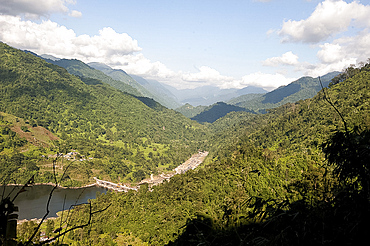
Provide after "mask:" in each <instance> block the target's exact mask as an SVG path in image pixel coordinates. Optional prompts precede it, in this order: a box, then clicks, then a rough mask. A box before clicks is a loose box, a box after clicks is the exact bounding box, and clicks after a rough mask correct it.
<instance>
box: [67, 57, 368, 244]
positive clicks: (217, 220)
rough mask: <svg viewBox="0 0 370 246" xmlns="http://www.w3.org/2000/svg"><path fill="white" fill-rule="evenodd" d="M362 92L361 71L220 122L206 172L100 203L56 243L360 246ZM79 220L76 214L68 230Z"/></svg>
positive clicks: (364, 153)
mask: <svg viewBox="0 0 370 246" xmlns="http://www.w3.org/2000/svg"><path fill="white" fill-rule="evenodd" d="M369 89H370V64H366V66H364V67H363V68H361V69H358V72H357V73H356V74H354V75H353V76H352V77H350V78H347V79H346V80H344V81H343V82H339V83H337V84H335V85H334V84H333V85H331V88H330V89H325V90H324V91H321V92H319V93H318V94H317V95H316V96H315V97H314V98H312V99H308V100H305V101H299V102H298V103H293V104H292V103H291V104H286V105H284V106H281V107H279V108H277V109H272V110H271V111H270V112H269V113H268V114H264V115H251V114H248V113H245V112H234V113H231V114H228V115H227V116H226V117H224V118H222V119H219V120H218V121H216V122H214V123H213V124H212V125H211V126H210V128H211V129H212V131H213V132H214V134H215V135H214V136H213V138H212V139H210V142H211V145H210V146H211V149H210V150H211V155H210V156H211V158H209V159H208V161H207V163H206V165H204V166H203V167H202V168H200V169H198V170H195V171H191V172H187V173H186V174H183V175H178V176H175V177H174V178H173V179H171V181H170V182H168V183H164V184H162V185H160V186H157V187H155V188H154V189H153V190H152V191H151V192H149V191H148V190H147V189H145V188H144V187H143V188H144V189H143V188H141V189H140V191H139V192H138V193H135V192H129V193H127V194H120V193H118V194H117V193H109V194H107V195H101V196H100V197H99V198H98V199H97V200H96V201H95V203H94V206H95V207H96V208H104V207H106V206H107V205H109V204H111V206H110V207H109V208H108V210H107V211H106V212H102V213H101V214H99V215H97V216H96V217H95V218H94V219H95V223H94V224H93V225H92V227H91V228H92V230H91V231H89V230H88V229H87V228H86V229H82V230H77V231H75V232H73V233H70V234H69V236H68V238H67V239H65V242H69V243H72V244H73V243H75V244H76V245H77V243H82V244H87V243H89V242H91V243H93V244H99V243H100V244H104V245H109V244H111V245H114V244H115V243H119V242H123V241H124V240H131V242H134V239H133V238H135V243H134V244H136V245H142V244H143V242H146V243H148V244H149V245H166V244H169V245H199V244H205V245H343V244H347V245H353V244H358V243H360V242H361V241H362V240H364V239H365V238H366V232H365V230H366V229H365V228H368V227H369V217H370V216H369V215H370V211H369V197H370V196H369V195H370V193H369V189H368V187H369V186H368V185H369V178H370V173H369V172H368V168H367V166H368V158H369V156H370V155H369V146H370V142H369V137H368V136H369V128H370V120H369V119H370V118H369V117H370V114H369V113H370V111H369V110H370V106H369V100H370V90H369ZM349 92H350V93H349ZM338 112H339V113H338ZM86 209H87V208H86ZM108 214H109V215H110V216H107V215H108ZM112 215H113V216H112ZM83 216H84V212H83V211H82V210H80V211H76V214H75V217H74V218H75V220H76V222H75V223H78V222H77V221H78V220H80V219H81V218H83ZM85 217H86V213H85ZM107 218H109V223H106V220H107ZM103 221H104V222H103ZM83 235H84V236H83ZM87 235H88V236H87Z"/></svg>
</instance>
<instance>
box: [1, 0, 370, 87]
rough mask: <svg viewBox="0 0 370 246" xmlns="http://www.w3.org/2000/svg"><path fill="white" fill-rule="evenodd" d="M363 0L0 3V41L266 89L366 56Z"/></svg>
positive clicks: (188, 83) (175, 82) (177, 78)
mask: <svg viewBox="0 0 370 246" xmlns="http://www.w3.org/2000/svg"><path fill="white" fill-rule="evenodd" d="M369 16H370V0H361V1H352V0H351V1H344V0H325V1H322V0H321V1H319V0H186V1H184V0H0V41H2V42H4V43H6V44H8V45H10V46H12V47H15V48H18V49H23V50H30V51H33V52H35V53H37V54H39V55H41V54H49V55H53V56H55V57H58V58H67V59H78V60H81V61H83V62H85V63H88V62H100V63H104V64H106V65H108V66H110V67H112V68H114V69H122V70H124V71H126V72H127V73H129V74H135V75H139V76H142V77H144V78H146V79H155V80H157V81H159V82H162V83H165V84H168V85H171V86H173V87H175V88H177V89H189V88H196V87H200V86H206V85H213V86H217V87H219V88H222V89H226V88H238V89H241V88H244V87H246V86H258V87H262V88H265V89H267V90H271V89H274V88H277V87H279V86H282V85H286V84H289V83H290V82H292V81H294V80H296V79H298V78H300V77H302V76H312V77H317V76H322V75H325V74H327V73H329V72H332V71H342V70H343V69H344V68H346V67H348V66H350V65H352V64H354V65H356V66H357V65H358V64H359V63H360V62H367V60H368V58H370V32H369V30H370V17H369Z"/></svg>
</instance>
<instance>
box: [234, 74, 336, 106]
mask: <svg viewBox="0 0 370 246" xmlns="http://www.w3.org/2000/svg"><path fill="white" fill-rule="evenodd" d="M338 74H339V72H332V73H328V74H326V75H324V76H322V77H321V81H322V83H323V86H324V87H327V86H328V85H329V83H330V82H331V79H332V78H334V77H335V76H337V75H338ZM320 90H321V85H320V82H319V79H318V78H312V77H302V78H300V79H298V80H296V81H294V82H292V83H290V84H288V85H286V86H281V87H279V88H277V89H275V90H273V91H271V92H268V93H266V94H263V95H253V96H252V95H248V96H245V95H244V96H240V97H237V98H233V99H231V100H229V101H228V103H230V104H232V105H235V106H239V107H243V108H246V109H249V110H253V111H256V112H257V111H263V110H265V109H269V108H275V107H278V106H281V105H283V104H285V103H293V102H297V101H299V100H304V99H307V98H311V97H313V96H315V95H316V94H317V92H319V91H320Z"/></svg>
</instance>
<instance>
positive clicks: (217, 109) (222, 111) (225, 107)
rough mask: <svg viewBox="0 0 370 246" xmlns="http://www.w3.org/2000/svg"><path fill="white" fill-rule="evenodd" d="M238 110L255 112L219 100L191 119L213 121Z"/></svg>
mask: <svg viewBox="0 0 370 246" xmlns="http://www.w3.org/2000/svg"><path fill="white" fill-rule="evenodd" d="M237 111H245V112H251V113H253V112H252V111H250V110H247V109H245V108H241V107H238V106H234V105H230V104H226V103H224V102H218V103H216V104H213V105H211V106H209V107H207V108H206V109H205V110H204V111H203V112H201V113H200V114H198V115H196V116H194V117H192V118H191V119H192V120H195V121H197V122H199V123H204V122H208V123H213V122H215V121H216V120H218V119H219V118H222V117H224V116H225V115H227V114H228V113H230V112H237Z"/></svg>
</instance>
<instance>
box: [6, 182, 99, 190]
mask: <svg viewBox="0 0 370 246" xmlns="http://www.w3.org/2000/svg"><path fill="white" fill-rule="evenodd" d="M34 185H49V186H54V187H55V186H56V184H55V183H52V182H49V183H33V184H27V187H29V186H34ZM97 185H98V184H97V183H92V184H87V185H84V186H80V187H65V186H61V185H58V188H60V189H83V188H89V187H93V186H97ZM2 186H3V185H0V187H2ZM5 186H9V187H10V186H18V187H23V186H24V184H6V185H5Z"/></svg>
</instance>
